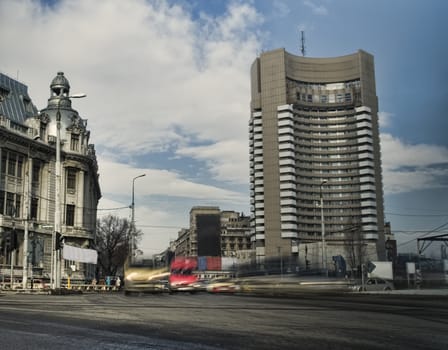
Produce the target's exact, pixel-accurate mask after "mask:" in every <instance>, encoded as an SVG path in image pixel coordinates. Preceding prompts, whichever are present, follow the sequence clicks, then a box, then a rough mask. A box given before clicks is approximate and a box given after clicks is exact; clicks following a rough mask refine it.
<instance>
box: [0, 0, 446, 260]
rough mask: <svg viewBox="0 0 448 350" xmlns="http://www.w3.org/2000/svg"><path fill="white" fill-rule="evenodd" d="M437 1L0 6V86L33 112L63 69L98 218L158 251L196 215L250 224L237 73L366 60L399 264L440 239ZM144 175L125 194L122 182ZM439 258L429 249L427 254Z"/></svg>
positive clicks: (6, 1)
mask: <svg viewBox="0 0 448 350" xmlns="http://www.w3.org/2000/svg"><path fill="white" fill-rule="evenodd" d="M446 13H448V2H447V1H444V0H428V1H417V0H376V1H371V0H315V1H314V0H272V1H269V0H246V1H244V0H235V1H232V0H230V1H224V0H189V1H188V0H153V1H152V0H127V1H122V0H101V1H90V0H0V48H1V56H0V72H2V73H4V74H7V75H9V76H10V77H12V78H17V79H18V80H19V81H21V82H23V83H25V84H26V85H27V86H28V88H29V94H30V96H31V98H32V100H33V102H34V104H35V105H36V106H37V108H38V109H39V110H40V109H43V108H45V107H46V105H47V100H48V98H49V97H50V88H49V85H50V83H51V80H52V79H53V78H54V77H55V76H56V74H57V72H58V71H63V72H64V73H65V76H66V77H67V78H68V80H69V82H70V85H71V93H79V92H84V93H86V94H87V97H86V98H84V99H77V100H73V108H74V109H76V110H77V111H78V112H79V114H80V116H81V117H82V118H84V119H87V120H88V129H89V130H90V131H91V139H90V140H91V143H93V144H95V149H96V154H97V159H98V164H99V173H100V186H101V190H102V198H101V200H100V202H99V211H98V213H99V216H103V215H117V216H119V217H123V218H127V219H130V218H131V211H130V209H129V206H130V204H131V201H132V199H131V198H132V184H133V183H134V185H135V187H134V195H135V222H136V226H137V228H139V229H140V230H142V232H143V238H142V241H141V242H140V246H139V248H140V249H141V250H142V251H143V252H144V254H145V255H148V256H149V255H152V254H155V253H159V252H161V251H162V250H164V249H165V248H167V247H168V244H169V242H170V240H174V239H175V238H176V237H177V234H178V231H179V230H180V228H182V227H189V212H190V209H191V208H192V207H194V206H200V205H212V206H218V207H220V209H221V210H235V211H238V212H242V213H244V214H245V215H248V214H250V204H249V142H248V121H249V116H250V110H249V104H250V79H249V70H250V65H251V64H252V62H253V61H254V60H255V58H256V57H257V56H258V55H259V54H260V53H261V52H263V51H268V50H273V49H277V48H285V49H286V50H287V51H288V52H290V53H293V54H297V55H301V52H300V33H301V31H303V32H304V35H305V52H306V56H308V57H336V56H343V55H347V54H351V53H354V52H356V51H357V50H359V49H363V50H365V51H367V52H369V53H371V54H373V55H374V58H375V73H376V88H377V95H378V99H379V110H380V113H379V116H380V133H381V150H382V164H383V182H384V194H385V217H386V221H389V222H390V223H391V227H392V231H393V232H394V233H395V236H396V238H397V241H398V249H399V252H411V251H415V249H416V238H418V237H423V236H425V235H426V236H432V235H436V234H445V233H448V137H447V136H446V134H447V131H448V115H447V113H448V112H447V111H448V84H447V83H446V80H447V78H448V65H447V64H446V57H448V44H447V40H446V35H447V33H448V24H447V21H446V20H445V15H446ZM142 174H145V176H144V177H140V178H137V179H135V181H134V180H133V179H134V178H135V177H137V176H139V175H142ZM431 254H432V255H435V256H436V257H439V256H440V247H439V246H437V247H434V245H433V247H432V251H431Z"/></svg>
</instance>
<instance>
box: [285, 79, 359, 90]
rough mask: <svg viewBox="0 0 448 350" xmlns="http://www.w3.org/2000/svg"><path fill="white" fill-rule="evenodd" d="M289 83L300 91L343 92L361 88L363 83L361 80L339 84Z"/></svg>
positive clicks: (295, 81)
mask: <svg viewBox="0 0 448 350" xmlns="http://www.w3.org/2000/svg"><path fill="white" fill-rule="evenodd" d="M288 83H290V84H293V85H294V86H295V87H297V88H299V89H312V90H341V89H350V88H360V87H361V81H360V80H359V79H355V80H347V81H341V82H338V83H315V82H306V81H300V80H293V79H288Z"/></svg>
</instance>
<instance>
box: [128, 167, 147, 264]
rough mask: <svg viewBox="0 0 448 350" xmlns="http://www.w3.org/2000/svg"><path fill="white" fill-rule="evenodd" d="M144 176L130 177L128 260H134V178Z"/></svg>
mask: <svg viewBox="0 0 448 350" xmlns="http://www.w3.org/2000/svg"><path fill="white" fill-rule="evenodd" d="M143 176H146V174H141V175H138V176H136V177H134V178H133V179H132V202H131V237H130V239H131V242H130V247H129V253H130V262H132V261H133V260H134V245H135V237H134V236H135V221H134V220H135V203H134V184H135V180H136V179H138V178H140V177H143Z"/></svg>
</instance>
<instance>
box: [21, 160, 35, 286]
mask: <svg viewBox="0 0 448 350" xmlns="http://www.w3.org/2000/svg"><path fill="white" fill-rule="evenodd" d="M27 163H28V170H27V172H26V174H25V193H24V200H25V222H24V229H23V260H22V266H23V274H22V288H23V289H27V288H28V235H29V217H30V215H29V213H30V193H31V179H32V171H33V160H32V158H31V157H30V154H29V152H28V162H27ZM31 268H32V266H31Z"/></svg>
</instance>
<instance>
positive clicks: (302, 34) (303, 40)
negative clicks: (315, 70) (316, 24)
mask: <svg viewBox="0 0 448 350" xmlns="http://www.w3.org/2000/svg"><path fill="white" fill-rule="evenodd" d="M300 34H301V39H300V42H301V45H300V51H301V52H302V56H304V57H305V32H304V31H303V30H301V31H300Z"/></svg>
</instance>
